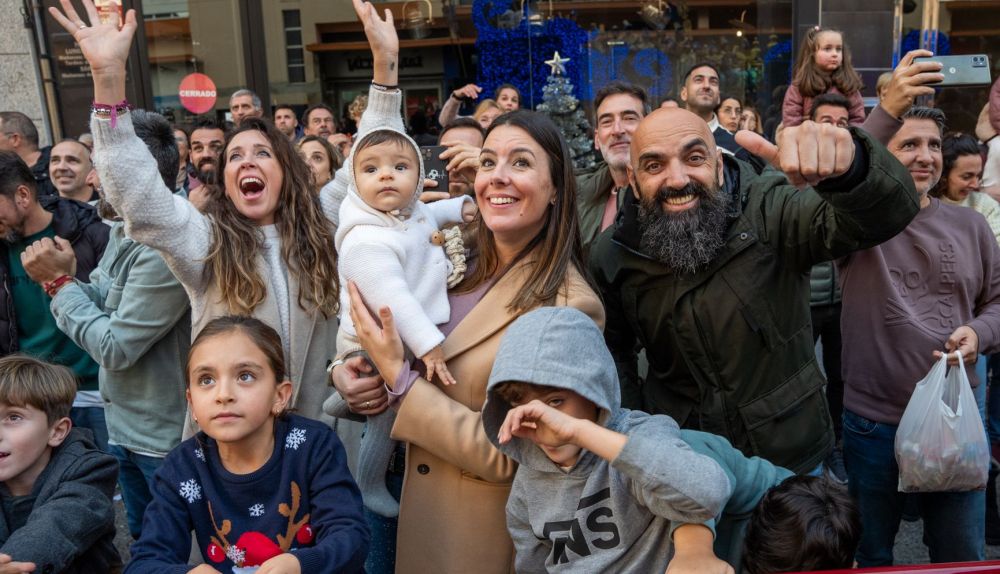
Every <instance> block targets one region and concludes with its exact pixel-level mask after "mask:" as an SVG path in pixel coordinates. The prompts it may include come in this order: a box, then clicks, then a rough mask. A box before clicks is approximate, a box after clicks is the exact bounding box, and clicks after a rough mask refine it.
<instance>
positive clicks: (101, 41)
mask: <svg viewBox="0 0 1000 574" xmlns="http://www.w3.org/2000/svg"><path fill="white" fill-rule="evenodd" d="M60 3H61V4H62V8H63V9H62V11H60V10H59V9H58V8H55V7H53V8H49V13H50V14H52V17H53V18H55V19H56V21H57V22H59V25H61V26H62V27H63V28H65V29H66V31H67V32H69V33H70V34H71V35H72V36H73V39H74V40H76V43H77V44H79V45H80V50H81V51H82V52H83V56H84V57H85V58H86V59H87V63H89V64H90V69H91V72H92V73H93V74H94V76H100V75H102V74H106V73H111V74H121V75H124V73H125V60H127V59H128V51H129V47H130V46H131V45H132V37H133V36H134V35H135V29H136V22H135V10H129V11H128V12H127V13H126V14H125V23H124V24H122V25H121V27H120V28H119V21H118V11H117V10H112V13H111V17H110V18H109V19H108V22H106V23H102V22H101V18H100V16H99V15H98V13H97V8H96V7H95V6H94V2H93V1H92V0H83V9H84V10H86V12H87V19H88V20H89V21H90V22H89V23H88V22H87V20H84V19H83V18H81V17H80V15H79V14H77V12H76V9H75V8H73V3H72V1H71V0H60ZM108 103H112V102H108Z"/></svg>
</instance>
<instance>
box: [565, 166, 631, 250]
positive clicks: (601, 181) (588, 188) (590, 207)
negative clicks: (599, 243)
mask: <svg viewBox="0 0 1000 574" xmlns="http://www.w3.org/2000/svg"><path fill="white" fill-rule="evenodd" d="M614 187H615V180H614V179H613V178H612V177H611V169H610V168H608V164H607V163H601V164H599V165H598V166H597V167H595V168H593V169H591V170H588V171H586V172H583V173H580V174H579V175H577V176H576V197H577V200H576V211H577V213H579V214H580V239H581V241H582V243H583V245H584V247H588V246H590V245H591V244H592V243H593V242H594V240H595V239H597V236H598V235H600V234H601V220H603V219H604V207H605V206H606V205H607V203H608V195H610V194H611V190H612V189H614ZM628 193H631V192H630V191H629V188H628V187H626V188H625V189H624V190H622V191H621V192H619V193H618V209H619V210H620V209H621V208H622V201H623V199H624V197H625V195H627V194H628Z"/></svg>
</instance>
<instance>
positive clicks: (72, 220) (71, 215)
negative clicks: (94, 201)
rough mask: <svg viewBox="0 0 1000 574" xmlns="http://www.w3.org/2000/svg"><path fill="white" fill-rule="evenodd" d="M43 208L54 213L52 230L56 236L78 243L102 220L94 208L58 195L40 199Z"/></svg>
mask: <svg viewBox="0 0 1000 574" xmlns="http://www.w3.org/2000/svg"><path fill="white" fill-rule="evenodd" d="M38 203H39V204H41V206H42V208H43V209H45V210H46V211H49V212H51V213H52V228H53V230H54V231H55V233H56V235H58V236H59V237H62V238H64V239H66V240H67V241H69V242H70V243H76V240H77V239H79V238H80V235H81V234H82V233H83V231H84V230H85V229H86V228H87V226H88V225H92V224H94V223H97V222H99V221H100V220H101V218H100V216H98V215H97V210H96V209H94V207H93V206H91V205H88V204H86V203H81V202H79V201H74V200H72V199H65V198H62V197H59V196H58V195H50V196H44V197H39V198H38Z"/></svg>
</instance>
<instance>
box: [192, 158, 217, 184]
mask: <svg viewBox="0 0 1000 574" xmlns="http://www.w3.org/2000/svg"><path fill="white" fill-rule="evenodd" d="M195 167H196V168H197V170H198V174H197V175H198V181H200V182H202V183H205V184H216V183H218V177H219V162H218V161H216V160H215V159H214V158H211V157H206V158H202V159H201V161H199V162H198V165H197V166H195Z"/></svg>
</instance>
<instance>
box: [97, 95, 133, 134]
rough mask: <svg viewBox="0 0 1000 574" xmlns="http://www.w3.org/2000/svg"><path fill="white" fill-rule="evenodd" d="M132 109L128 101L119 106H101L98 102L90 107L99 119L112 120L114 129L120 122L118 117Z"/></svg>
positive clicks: (123, 101) (120, 103) (121, 102)
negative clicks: (105, 117) (107, 118)
mask: <svg viewBox="0 0 1000 574" xmlns="http://www.w3.org/2000/svg"><path fill="white" fill-rule="evenodd" d="M131 109H132V105H131V104H129V103H128V100H122V101H120V102H118V103H117V104H114V105H110V104H100V103H97V102H96V101H95V102H94V103H92V104H91V105H90V110H91V111H92V112H94V114H96V115H97V117H104V116H107V117H109V118H110V119H111V127H112V129H114V127H115V125H116V124H117V121H118V116H120V115H122V114H123V113H125V112H127V111H129V110H131Z"/></svg>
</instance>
